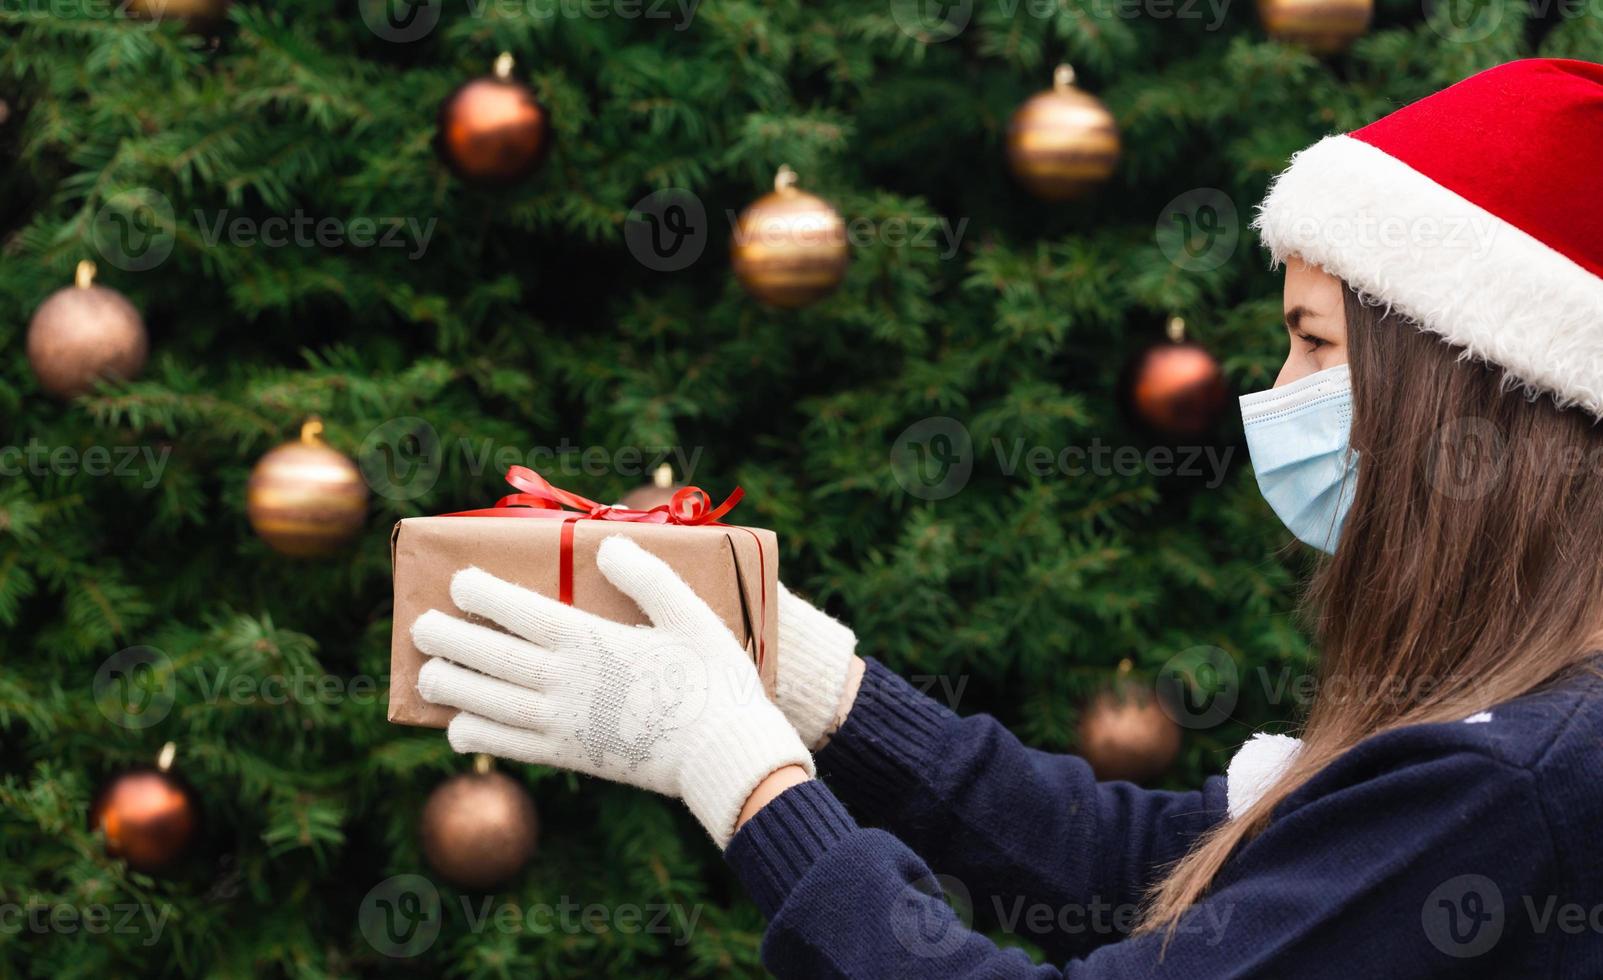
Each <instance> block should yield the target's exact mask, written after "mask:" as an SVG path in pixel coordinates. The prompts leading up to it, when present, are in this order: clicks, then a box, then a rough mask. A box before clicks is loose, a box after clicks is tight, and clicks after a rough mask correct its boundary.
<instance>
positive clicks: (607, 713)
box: [412, 537, 813, 847]
mask: <svg viewBox="0 0 1603 980" xmlns="http://www.w3.org/2000/svg"><path fill="white" fill-rule="evenodd" d="M596 564H597V566H598V567H599V568H600V570H601V572H602V574H604V575H605V576H606V577H607V579H608V581H610V582H612V584H613V585H615V586H617V587H618V589H620V590H621V591H622V592H624V593H625V594H627V595H628V596H630V597H631V598H633V599H634V600H635V602H636V603H638V604H639V606H640V608H641V609H642V610H643V611H644V612H645V613H646V615H647V616H648V617H650V619H651V622H652V625H651V626H625V625H623V624H621V623H615V622H612V621H610V620H606V619H602V618H600V617H599V616H595V615H592V614H590V613H587V612H583V611H581V610H578V609H575V608H573V607H572V606H566V605H563V604H562V603H560V602H558V601H556V600H555V599H552V598H549V597H547V596H543V595H540V594H538V593H535V592H530V591H529V590H527V589H523V588H520V587H518V586H515V585H512V584H511V583H509V582H504V581H502V580H500V579H498V578H495V577H494V576H492V575H490V574H489V573H487V572H484V571H481V570H479V569H477V568H469V569H464V570H463V571H460V572H458V573H457V574H456V576H455V577H454V578H453V579H452V580H451V599H452V601H454V602H455V603H456V605H457V606H458V607H459V608H461V609H462V611H464V612H467V613H470V614H473V615H476V616H482V617H484V618H485V619H488V620H491V621H493V622H495V623H497V624H499V625H500V626H502V627H503V628H505V629H506V630H508V631H510V633H503V632H500V631H499V630H494V629H490V628H489V627H487V626H480V625H477V624H475V623H470V622H468V621H466V620H464V619H459V618H456V617H454V616H450V615H447V614H446V613H443V612H440V611H438V610H430V611H429V612H427V613H424V614H423V615H422V616H420V617H418V619H417V622H416V623H414V624H413V625H412V637H413V640H414V641H415V642H416V643H417V646H418V649H419V650H421V651H423V652H424V653H425V654H428V655H429V657H430V659H429V661H428V662H427V663H426V664H425V665H424V666H423V669H422V671H421V672H420V673H419V675H418V691H419V692H420V693H421V694H422V695H423V697H424V698H425V699H426V700H428V701H431V702H434V703H436V704H444V705H449V706H451V707H455V708H460V709H462V712H463V713H462V714H459V715H457V716H456V718H455V719H453V720H452V722H451V725H450V729H449V737H450V740H451V747H452V748H454V749H456V750H457V751H458V752H488V753H490V754H492V755H498V756H503V757H506V758H509V759H516V760H518V761H520V762H529V763H535V764H538V765H548V766H556V767H559V768H563V769H572V770H575V771H578V772H582V773H586V774H589V775H592V776H599V777H601V778H603V779H611V780H615V781H617V782H622V783H628V784H630V785H633V786H639V787H641V788H643V789H649V790H653V791H655V792H658V793H662V794H665V795H668V796H675V797H679V798H680V799H683V800H684V801H685V803H686V805H687V806H689V807H690V810H691V812H692V813H694V814H695V815H696V818H697V819H698V820H700V821H701V823H702V826H704V827H706V828H707V832H708V833H709V834H711V835H712V838H713V840H714V841H716V842H717V843H718V846H719V847H723V846H725V845H727V844H728V843H729V838H730V836H731V835H732V834H733V833H734V830H735V825H736V821H737V818H738V817H739V816H740V813H741V809H742V807H743V806H744V805H745V804H746V803H747V801H748V799H750V798H751V796H752V792H753V790H754V789H755V788H756V787H757V786H758V785H759V784H761V783H763V781H764V780H765V779H766V778H767V777H768V776H769V775H770V774H771V773H774V772H776V771H777V770H780V769H784V768H785V767H787V766H798V767H800V771H801V772H802V773H803V774H804V775H805V776H807V777H811V775H812V774H813V762H812V756H811V755H810V754H809V753H808V751H807V747H806V746H805V745H803V744H802V741H801V740H800V739H799V738H798V737H797V735H796V732H795V731H794V730H793V729H792V727H791V725H790V723H789V722H788V721H786V720H785V717H784V715H783V714H781V713H780V711H779V709H778V708H776V707H775V706H774V705H773V704H772V703H771V702H770V701H769V700H768V698H767V697H765V696H764V694H763V691H762V685H761V683H760V681H759V680H758V677H757V671H756V668H755V666H754V665H753V664H752V662H751V659H750V657H749V656H748V655H747V653H746V651H745V650H744V649H742V648H741V646H740V644H739V643H738V642H736V640H735V638H734V636H733V635H731V634H730V632H729V630H728V629H727V628H726V627H725V626H724V624H723V622H722V621H721V620H720V619H719V618H718V616H717V615H716V614H714V613H713V611H712V610H711V609H709V608H708V607H707V604H706V603H704V602H702V601H701V599H700V598H698V597H697V596H696V594H695V593H694V592H692V591H691V589H690V587H689V586H687V585H686V584H685V583H684V581H683V580H682V579H680V578H679V576H678V575H677V574H675V573H674V571H673V570H672V569H671V568H669V567H668V566H667V565H666V564H665V563H664V562H663V561H662V560H661V559H659V558H657V557H656V556H654V555H651V554H649V553H648V552H646V551H644V550H642V549H641V548H640V547H639V546H638V545H636V544H635V543H634V542H633V541H630V540H628V539H626V538H622V537H613V538H609V539H608V540H606V541H604V542H602V544H601V548H600V551H599V552H598V554H597V557H596Z"/></svg>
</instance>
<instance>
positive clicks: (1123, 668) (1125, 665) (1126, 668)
mask: <svg viewBox="0 0 1603 980" xmlns="http://www.w3.org/2000/svg"><path fill="white" fill-rule="evenodd" d="M1132 670H1135V661H1133V660H1131V659H1130V658H1129V657H1125V658H1124V659H1123V660H1121V661H1119V676H1120V677H1124V676H1127V675H1128V674H1129V673H1130V672H1131V671H1132Z"/></svg>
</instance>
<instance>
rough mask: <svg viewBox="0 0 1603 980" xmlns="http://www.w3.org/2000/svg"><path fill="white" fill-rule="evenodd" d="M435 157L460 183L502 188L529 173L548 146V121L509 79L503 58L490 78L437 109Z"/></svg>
mask: <svg viewBox="0 0 1603 980" xmlns="http://www.w3.org/2000/svg"><path fill="white" fill-rule="evenodd" d="M439 125H440V128H439V139H438V144H437V145H438V147H439V151H440V156H441V157H442V158H443V159H444V160H445V162H446V163H447V164H448V165H449V166H450V167H451V169H452V170H454V171H456V174H457V176H459V177H461V178H463V179H464V180H470V181H475V182H478V183H484V184H504V183H511V182H512V181H516V180H519V179H521V178H523V177H526V176H528V175H529V174H530V173H533V172H534V171H535V170H536V169H537V168H538V167H539V166H540V164H541V163H543V162H544V161H545V156H546V151H547V150H549V149H550V146H551V117H550V114H549V113H547V112H546V109H545V106H543V105H541V104H540V100H539V99H537V98H535V95H534V91H533V90H532V89H530V88H529V87H528V86H527V85H525V84H523V83H522V82H520V81H518V80H516V79H515V78H513V77H512V56H511V55H509V54H505V53H503V54H502V55H501V56H500V57H499V58H497V59H496V62H495V73H494V74H493V75H491V76H489V77H487V78H476V79H474V80H473V81H471V82H468V83H467V84H466V85H463V86H462V87H461V88H459V89H457V90H456V91H455V92H452V93H451V95H450V96H449V97H447V98H446V100H445V102H444V103H442V104H441V105H440V124H439Z"/></svg>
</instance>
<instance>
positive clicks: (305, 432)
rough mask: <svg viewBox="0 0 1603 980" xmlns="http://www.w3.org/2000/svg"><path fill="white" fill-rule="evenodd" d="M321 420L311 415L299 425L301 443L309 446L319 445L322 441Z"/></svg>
mask: <svg viewBox="0 0 1603 980" xmlns="http://www.w3.org/2000/svg"><path fill="white" fill-rule="evenodd" d="M322 435H323V420H322V419H320V418H318V417H317V416H315V415H313V416H311V417H310V418H308V419H307V420H306V421H304V422H302V423H301V442H304V443H306V444H307V445H309V446H316V445H320V444H321V443H322V441H323V439H322Z"/></svg>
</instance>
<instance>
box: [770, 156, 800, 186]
mask: <svg viewBox="0 0 1603 980" xmlns="http://www.w3.org/2000/svg"><path fill="white" fill-rule="evenodd" d="M800 179H801V178H799V177H797V176H796V171H794V170H792V169H790V164H788V163H782V164H780V165H779V172H778V173H776V174H774V190H775V191H776V192H777V193H780V194H787V193H790V192H791V191H794V190H795V189H796V182H797V181H798V180H800Z"/></svg>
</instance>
